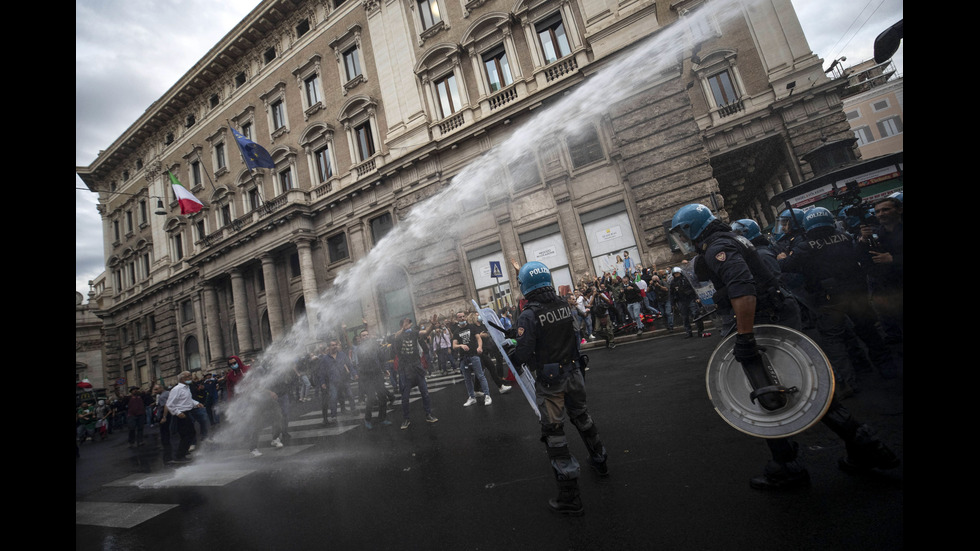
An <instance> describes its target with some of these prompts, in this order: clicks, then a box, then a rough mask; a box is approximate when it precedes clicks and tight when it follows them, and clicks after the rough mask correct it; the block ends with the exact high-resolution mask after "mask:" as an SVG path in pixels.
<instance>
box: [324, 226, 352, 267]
mask: <svg viewBox="0 0 980 551" xmlns="http://www.w3.org/2000/svg"><path fill="white" fill-rule="evenodd" d="M327 250H328V251H329V253H330V262H339V261H341V260H346V259H348V258H350V252H349V251H348V250H347V236H346V235H345V234H343V233H338V234H337V235H335V236H333V237H330V238H328V239H327Z"/></svg>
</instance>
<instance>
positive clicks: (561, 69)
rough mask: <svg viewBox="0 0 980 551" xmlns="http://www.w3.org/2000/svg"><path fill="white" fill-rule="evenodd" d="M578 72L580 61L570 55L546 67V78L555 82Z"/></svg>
mask: <svg viewBox="0 0 980 551" xmlns="http://www.w3.org/2000/svg"><path fill="white" fill-rule="evenodd" d="M577 70H578V61H576V59H575V56H572V55H568V56H565V57H563V58H561V59H559V60H558V61H556V62H554V63H552V64H551V65H549V66H547V67H545V69H544V77H545V80H546V81H548V82H553V81H556V80H558V79H560V78H563V77H565V76H566V75H570V74H572V73H574V72H575V71H577Z"/></svg>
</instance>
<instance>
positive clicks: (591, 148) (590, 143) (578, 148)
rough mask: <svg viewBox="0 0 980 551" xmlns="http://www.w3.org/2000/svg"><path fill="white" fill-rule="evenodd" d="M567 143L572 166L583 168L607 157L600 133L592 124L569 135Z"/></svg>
mask: <svg viewBox="0 0 980 551" xmlns="http://www.w3.org/2000/svg"><path fill="white" fill-rule="evenodd" d="M567 143H568V156H569V157H571V159H572V168H581V167H583V166H585V165H589V164H592V163H595V162H597V161H601V160H603V159H605V158H606V155H605V153H603V151H602V143H601V142H600V141H599V133H598V132H597V131H596V129H595V127H594V126H592V125H591V124H590V125H588V126H586V127H585V128H583V129H582V130H580V131H579V132H578V133H576V134H574V135H572V136H569V137H568V140H567Z"/></svg>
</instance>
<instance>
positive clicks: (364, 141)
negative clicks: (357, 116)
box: [354, 122, 374, 161]
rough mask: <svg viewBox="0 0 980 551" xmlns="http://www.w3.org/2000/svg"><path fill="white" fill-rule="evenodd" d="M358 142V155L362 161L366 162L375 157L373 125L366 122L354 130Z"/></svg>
mask: <svg viewBox="0 0 980 551" xmlns="http://www.w3.org/2000/svg"><path fill="white" fill-rule="evenodd" d="M354 138H355V139H356V140H357V153H358V155H360V160H361V161H366V160H368V159H370V158H371V156H372V155H374V137H373V136H372V135H371V123H370V122H366V123H364V124H362V125H360V126H358V127H356V128H355V129H354Z"/></svg>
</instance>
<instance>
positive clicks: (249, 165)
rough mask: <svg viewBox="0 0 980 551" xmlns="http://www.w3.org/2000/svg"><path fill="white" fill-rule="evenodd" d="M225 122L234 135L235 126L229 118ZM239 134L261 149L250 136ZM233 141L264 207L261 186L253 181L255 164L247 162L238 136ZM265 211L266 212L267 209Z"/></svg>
mask: <svg viewBox="0 0 980 551" xmlns="http://www.w3.org/2000/svg"><path fill="white" fill-rule="evenodd" d="M225 122H226V123H228V128H230V129H231V131H232V133H233V135H234V133H235V127H234V126H232V124H231V119H225ZM241 136H242V138H244V139H246V140H248V141H249V142H251V143H252V144H254V145H255V146H257V147H259V149H262V148H261V146H259V145H258V144H256V143H255V142H254V141H252V140H251V139H250V138H247V137H246V136H245V135H244V134H242V135H241ZM235 143H236V144H238V154H239V155H241V156H242V162H244V163H245V168H247V169H248V176H249V181H250V182H251V183H252V184H253V185H255V191H256V193H258V195H259V201H261V202H262V206H263V207H266V202H265V198H264V197H262V188H261V186H259V185H258V184H257V183H256V182H255V172H254V170H255V169H254V168H253V165H254V164H255V162H254V161H253V162H249V160H248V158H247V157H245V151H244V150H243V149H242V143H241V141H239V140H238V138H237V137H235ZM263 151H264V150H263ZM266 156H268V153H267V152H266ZM273 166H274V165H273ZM266 212H268V210H267V211H266Z"/></svg>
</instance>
